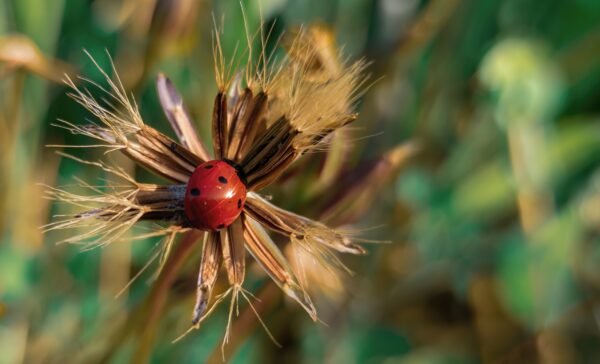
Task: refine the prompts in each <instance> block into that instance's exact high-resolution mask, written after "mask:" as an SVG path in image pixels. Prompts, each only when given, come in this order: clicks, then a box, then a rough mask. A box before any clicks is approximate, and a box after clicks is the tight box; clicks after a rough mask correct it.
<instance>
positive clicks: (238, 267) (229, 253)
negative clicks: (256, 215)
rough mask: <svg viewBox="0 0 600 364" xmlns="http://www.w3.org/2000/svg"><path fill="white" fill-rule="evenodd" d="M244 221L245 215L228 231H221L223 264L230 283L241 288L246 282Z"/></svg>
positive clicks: (228, 228)
mask: <svg viewBox="0 0 600 364" xmlns="http://www.w3.org/2000/svg"><path fill="white" fill-rule="evenodd" d="M243 219H244V218H243V215H241V216H240V217H239V218H238V219H237V220H235V221H234V222H233V224H231V225H230V226H229V227H227V229H223V230H221V231H220V235H221V245H222V248H223V262H224V264H225V269H226V270H227V277H228V278H229V283H230V284H232V285H234V286H236V285H237V286H241V285H242V283H243V282H244V273H245V267H246V261H245V258H246V255H245V250H244V243H245V242H244V224H243Z"/></svg>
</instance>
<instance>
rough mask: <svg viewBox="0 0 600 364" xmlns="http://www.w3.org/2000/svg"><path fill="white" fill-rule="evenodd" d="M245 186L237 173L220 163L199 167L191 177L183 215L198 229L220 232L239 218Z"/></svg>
mask: <svg viewBox="0 0 600 364" xmlns="http://www.w3.org/2000/svg"><path fill="white" fill-rule="evenodd" d="M244 203H246V185H245V184H244V182H243V181H242V179H241V178H240V175H239V173H238V170H237V169H236V168H235V167H233V166H232V165H230V164H229V163H227V162H225V161H222V160H214V161H209V162H205V163H202V164H200V165H199V166H198V167H196V169H195V170H194V173H193V174H192V176H191V177H190V179H189V181H188V184H187V187H186V191H185V199H184V209H185V215H186V217H187V218H188V220H189V221H190V223H191V225H192V226H193V227H195V228H197V229H201V230H213V231H214V230H220V229H223V228H225V227H227V226H229V225H231V224H232V223H233V222H234V221H235V219H237V218H238V216H240V213H241V212H242V209H243V208H244Z"/></svg>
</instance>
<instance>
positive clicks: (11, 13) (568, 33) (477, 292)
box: [0, 0, 600, 363]
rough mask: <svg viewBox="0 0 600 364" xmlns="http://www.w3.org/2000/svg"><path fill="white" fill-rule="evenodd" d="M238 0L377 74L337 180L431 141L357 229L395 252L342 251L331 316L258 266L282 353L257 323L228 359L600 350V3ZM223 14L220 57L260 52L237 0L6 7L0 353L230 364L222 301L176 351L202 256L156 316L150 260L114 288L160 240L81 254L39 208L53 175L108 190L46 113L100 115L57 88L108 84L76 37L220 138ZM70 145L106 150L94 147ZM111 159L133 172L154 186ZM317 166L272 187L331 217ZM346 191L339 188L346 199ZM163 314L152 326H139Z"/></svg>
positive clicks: (110, 0) (188, 266)
mask: <svg viewBox="0 0 600 364" xmlns="http://www.w3.org/2000/svg"><path fill="white" fill-rule="evenodd" d="M243 3H244V9H245V12H246V19H247V24H246V27H247V29H250V31H253V30H254V29H257V27H258V25H259V24H260V20H261V17H262V19H263V20H264V22H265V24H266V26H267V28H270V27H272V29H273V35H272V37H271V39H277V38H278V36H279V35H280V34H281V33H282V32H283V31H284V30H285V29H287V28H289V27H292V26H296V25H300V24H304V25H305V26H308V25H310V24H314V23H318V24H325V25H328V26H330V27H332V28H333V29H334V30H335V32H336V38H337V41H338V43H339V44H340V45H343V46H344V48H343V49H344V52H345V54H346V55H347V57H348V58H349V59H357V58H361V57H364V58H366V59H367V60H368V61H370V62H371V65H370V67H369V72H370V73H371V74H372V78H371V79H372V80H374V81H375V82H374V83H373V84H372V86H370V88H369V89H368V90H367V91H366V93H365V96H364V97H363V98H362V99H361V101H360V103H359V105H358V110H359V111H360V113H361V116H360V119H359V120H358V122H357V124H356V127H354V128H352V129H351V130H350V132H349V134H350V139H351V140H352V141H353V142H352V145H353V149H352V151H350V152H348V155H346V158H345V159H344V160H345V165H344V170H348V171H350V172H352V171H358V172H360V171H362V169H361V168H360V166H364V165H367V166H368V165H369V161H371V160H376V159H377V158H378V157H379V156H380V155H382V154H384V153H386V152H387V151H388V150H391V149H392V148H394V147H396V146H397V145H399V144H400V143H403V142H406V141H409V140H411V141H413V142H416V143H418V145H419V153H418V154H417V155H416V156H415V157H414V158H412V160H411V161H410V164H409V165H408V166H406V167H405V168H404V169H403V170H402V171H401V173H399V174H396V173H392V174H391V175H390V174H389V173H388V174H386V175H385V180H384V181H383V182H385V183H384V187H379V186H378V188H374V190H375V191H373V192H372V193H375V194H376V196H377V197H376V199H375V203H374V204H373V205H370V206H365V207H364V208H363V210H360V211H359V212H360V214H358V215H360V219H358V221H351V222H352V223H353V224H354V226H355V227H358V228H359V229H361V233H360V234H361V236H363V237H365V238H366V239H373V240H386V241H387V240H389V241H390V242H391V243H390V244H376V245H373V246H369V250H370V254H369V256H367V257H344V261H345V262H347V263H348V265H349V266H350V267H351V268H352V269H353V270H354V271H355V273H356V274H355V275H354V276H352V277H345V278H344V280H343V282H344V285H345V286H346V293H344V294H338V295H337V296H335V297H329V298H325V296H318V297H317V299H316V301H317V307H318V309H319V310H320V315H321V318H322V320H323V321H324V322H325V323H326V324H327V325H323V324H320V323H312V322H311V321H310V319H309V318H308V317H307V316H306V315H305V314H304V313H303V312H302V310H301V309H299V307H296V305H294V304H292V303H291V302H287V301H284V300H282V299H281V296H280V294H279V293H277V294H274V293H269V292H270V291H269V289H268V284H266V281H267V280H266V279H265V278H264V277H263V276H262V275H261V274H260V273H259V272H258V270H255V269H251V270H250V276H251V277H249V279H248V282H247V288H249V289H251V290H252V291H254V292H262V293H264V297H266V301H265V302H266V305H267V306H269V307H270V308H269V309H268V310H266V311H265V312H264V313H263V318H264V320H265V322H266V324H267V326H268V327H269V328H270V330H271V331H272V332H273V334H274V336H275V337H276V338H277V340H278V341H279V342H280V343H281V344H282V347H281V348H279V347H277V346H275V345H274V344H273V343H272V342H271V341H270V340H269V339H268V336H267V335H266V334H265V333H264V332H263V331H262V330H261V329H260V325H257V324H256V321H253V323H252V324H251V325H249V327H250V329H249V330H246V331H244V327H241V328H240V327H237V326H235V327H234V332H233V335H234V336H235V335H238V336H237V337H238V338H239V342H237V344H235V345H234V344H232V345H231V347H230V349H229V350H228V351H227V353H228V358H230V359H231V360H232V362H235V363H251V362H260V363H263V362H278V363H280V362H286V363H287V362H293V363H295V362H303V363H319V362H329V363H478V362H486V363H487V362H511V363H514V362H535V361H541V362H551V363H563V362H564V363H567V362H597V361H598V360H600V349H599V348H600V345H599V341H600V339H599V335H598V333H599V332H600V316H599V313H600V269H599V268H598V267H600V238H599V233H600V169H599V167H600V153H599V152H600V106H599V105H600V103H599V100H600V2H598V1H596V0H568V1H567V0H549V1H545V2H541V1H537V0H428V1H425V0H423V1H419V0H380V1H374V0H350V1H335V0H332V1H318V0H304V1H300V0H296V1H294V0H268V1H267V0H264V1H262V2H261V5H260V6H259V5H258V2H254V1H244V2H243ZM213 21H214V22H215V23H217V24H220V23H221V22H222V23H223V25H224V33H223V38H222V39H223V44H224V48H225V52H226V53H227V54H230V55H231V54H233V52H234V49H235V48H236V44H238V43H239V44H244V42H245V39H246V28H245V26H244V21H243V17H242V12H241V9H240V4H239V2H238V1H212V2H211V1H198V2H196V1H187V0H172V1H168V0H151V1H143V0H102V1H101V0H98V1H80V0H52V1H35V0H0V168H1V170H2V173H1V174H2V176H1V177H0V363H20V362H26V363H38V362H39V363H54V362H83V363H90V362H101V361H103V360H105V361H108V362H114V363H121V362H130V361H135V360H139V361H145V360H146V359H147V360H149V361H150V362H153V363H159V362H179V363H197V362H205V361H207V360H208V361H213V362H220V361H221V352H220V342H221V339H222V336H223V333H224V328H225V324H226V312H225V308H223V309H222V310H218V312H217V313H216V314H215V315H214V316H213V317H212V318H210V319H209V320H208V321H207V322H206V324H205V325H204V326H203V327H202V328H201V329H200V330H198V331H196V332H192V333H191V334H190V335H188V336H187V337H186V338H185V339H183V340H182V341H179V342H177V343H171V342H172V340H173V339H174V338H176V337H177V336H178V335H179V334H181V333H182V331H183V330H184V329H185V327H186V326H185V325H187V324H188V323H189V314H190V309H191V307H192V305H193V303H192V302H193V287H194V284H195V275H196V269H197V265H198V261H199V250H198V247H195V248H194V249H195V251H196V253H195V257H197V259H192V260H190V261H186V262H185V264H184V268H183V269H182V275H181V276H180V277H178V278H177V280H176V281H175V283H174V285H173V287H171V289H170V291H169V296H168V298H167V304H166V309H165V310H164V311H162V312H161V314H160V315H159V317H158V318H152V317H148V316H145V315H146V314H147V313H148V311H147V310H146V309H144V307H146V306H144V305H145V304H147V301H148V299H149V298H148V297H152V295H151V293H149V292H150V291H151V287H152V280H151V278H152V277H151V276H152V268H151V269H149V271H148V272H146V273H144V274H142V276H141V278H140V279H138V280H137V281H135V282H134V283H133V284H132V286H131V287H130V288H129V289H128V290H126V291H125V293H124V294H123V295H121V296H119V297H118V298H114V296H115V295H116V293H117V292H119V291H120V290H121V289H122V288H123V287H124V286H125V285H126V284H127V282H128V281H129V280H130V278H132V277H133V276H134V275H135V274H136V272H138V271H139V270H140V269H141V268H142V267H143V266H144V265H145V263H146V262H147V260H148V259H149V258H150V256H151V255H152V254H153V249H154V248H155V245H156V244H157V243H158V242H157V241H156V240H148V241H135V242H132V243H131V244H129V243H118V244H113V245H111V246H109V247H107V248H103V249H95V250H92V251H85V252H82V251H81V247H78V246H66V245H55V244H54V243H55V242H56V241H58V240H60V239H61V238H64V237H65V235H64V233H52V234H43V233H42V231H41V230H40V229H39V227H40V226H42V225H44V224H46V223H47V222H48V221H49V219H50V217H51V216H52V215H53V214H60V213H68V212H69V211H70V210H68V209H66V208H65V207H64V206H55V205H53V204H51V203H50V202H49V201H47V200H45V199H43V198H42V196H43V192H42V191H43V188H42V187H41V186H40V185H39V183H44V184H47V185H51V186H53V185H69V184H73V183H74V177H78V178H81V179H84V180H87V181H95V183H99V184H104V183H106V182H105V181H104V180H103V179H102V178H103V177H104V176H103V175H102V174H100V173H99V172H98V171H97V170H94V169H91V168H90V167H89V166H86V165H82V164H79V163H76V162H74V161H71V160H66V159H62V158H60V156H58V155H56V154H55V153H54V150H53V149H52V148H46V147H45V145H46V144H86V143H89V141H86V140H85V139H84V138H82V137H78V136H73V135H69V134H67V133H66V132H64V130H61V129H59V128H55V127H52V126H51V124H52V123H53V122H54V121H55V120H56V119H57V118H61V119H65V120H69V121H72V122H75V123H84V122H85V120H86V118H88V117H89V115H88V114H87V113H86V112H85V111H84V110H83V109H82V108H81V107H79V106H78V105H77V104H76V103H75V102H74V101H72V100H71V99H69V97H68V96H67V95H66V92H67V90H66V89H65V88H64V87H63V86H62V85H61V84H60V83H57V82H55V81H57V80H59V79H60V78H61V77H62V75H63V73H69V74H73V73H77V74H81V75H84V76H85V77H88V78H90V79H92V80H94V81H98V82H101V76H100V74H99V72H98V71H97V70H96V69H95V68H94V66H93V64H92V62H91V61H90V60H89V59H88V58H87V57H86V55H85V54H84V52H83V50H84V49H85V50H87V51H88V52H89V53H90V54H91V55H92V56H93V57H94V58H95V59H96V60H97V61H98V62H99V63H100V65H101V66H102V68H104V69H107V70H110V61H109V58H108V56H107V55H106V53H108V54H110V55H111V57H112V58H113V59H114V61H115V65H116V69H117V70H118V73H119V75H120V76H121V78H122V80H123V83H124V84H125V87H126V88H127V90H128V91H129V92H131V93H132V94H133V95H134V96H135V98H136V100H137V101H138V103H139V105H140V108H141V114H142V116H143V117H144V118H145V120H146V122H147V123H149V124H150V125H152V126H153V127H156V128H157V129H159V130H161V131H163V132H165V133H168V134H169V135H172V132H171V131H170V130H168V125H167V123H166V121H165V118H164V116H163V114H162V111H161V110H160V106H159V104H158V102H157V97H156V92H155V91H154V85H153V83H154V77H155V75H156V74H157V73H158V72H159V71H162V72H164V73H166V74H167V75H168V76H169V77H170V78H171V79H172V80H173V81H174V83H175V84H176V85H177V87H178V88H179V89H180V91H181V92H182V94H183V95H184V98H185V100H186V102H187V106H188V107H189V109H190V111H191V113H192V114H193V115H194V117H195V119H196V121H197V122H198V128H199V130H200V132H201V136H202V138H203V139H204V140H205V141H208V139H209V134H210V133H209V130H210V129H209V125H208V119H209V115H210V112H211V107H212V99H213V97H214V95H215V90H216V86H215V82H214V74H213V66H212V32H213V28H214V23H213ZM17 35H18V36H19V37H17ZM269 46H270V47H271V46H272V44H270V45H269ZM73 153H74V154H76V155H77V156H80V157H82V158H86V159H90V160H94V159H98V158H101V157H102V152H101V151H98V150H93V149H84V150H76V151H73ZM113 158H115V159H116V160H117V162H118V163H119V165H122V166H123V167H124V168H125V169H127V170H128V171H130V172H132V173H135V175H136V178H137V179H138V180H142V181H160V180H159V179H158V178H156V177H153V176H151V175H150V174H149V173H148V172H146V171H144V170H141V169H135V167H134V166H133V165H132V164H131V163H130V162H128V161H126V160H125V159H124V158H120V157H119V156H116V155H115V156H113ZM307 170H308V169H307ZM349 175H352V174H349ZM316 178H318V177H315V174H314V173H313V174H310V173H309V172H306V173H305V174H303V175H300V176H295V179H294V180H293V181H289V182H285V183H282V184H281V185H280V186H279V187H278V188H275V189H273V190H272V191H271V193H272V194H273V195H274V196H276V199H277V201H278V202H281V205H283V206H284V207H288V208H290V209H293V210H295V211H298V212H300V213H306V214H307V215H308V216H310V217H315V218H317V217H319V216H320V214H321V213H322V212H323V210H322V209H323V208H324V207H323V205H322V204H318V203H316V204H315V203H313V202H314V201H315V200H311V198H313V199H316V197H314V196H310V193H307V192H306V191H312V189H311V188H312V187H314V185H315V183H316ZM354 178H355V179H356V180H357V181H359V180H360V178H361V177H360V174H359V173H355V174H354ZM381 178H383V177H381ZM353 181H354V180H352V181H351V182H353ZM346 182H347V181H346ZM369 183H371V182H369ZM74 188H75V187H74ZM330 189H331V190H330V191H329V190H326V191H324V195H325V196H327V195H332V194H333V193H334V192H336V191H334V189H333V188H330ZM370 193H371V192H370ZM373 197H375V196H373ZM333 221H335V217H334V218H333ZM344 223H346V221H344ZM373 227H376V228H373ZM261 297H263V296H261ZM144 302H146V303H144ZM136 315H137V316H136ZM132 317H136V319H132ZM251 317H252V316H251ZM154 319H156V320H157V322H155V323H153V325H158V326H157V327H158V328H159V329H158V331H157V335H156V337H155V340H150V341H144V340H142V339H139V337H141V336H143V335H144V332H145V330H146V328H147V327H150V326H151V323H150V322H148V321H147V320H154ZM237 329H239V331H236V330H237ZM148 330H150V329H148Z"/></svg>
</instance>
